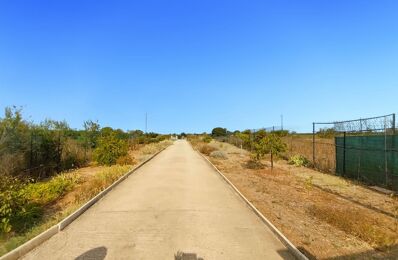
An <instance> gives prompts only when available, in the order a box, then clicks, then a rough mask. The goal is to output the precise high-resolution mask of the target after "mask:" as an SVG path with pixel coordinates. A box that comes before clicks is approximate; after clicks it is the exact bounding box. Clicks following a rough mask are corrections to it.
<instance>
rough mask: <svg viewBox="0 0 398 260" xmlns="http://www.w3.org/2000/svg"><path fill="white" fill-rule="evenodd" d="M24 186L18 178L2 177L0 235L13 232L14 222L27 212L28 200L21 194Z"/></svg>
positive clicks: (0, 183)
mask: <svg viewBox="0 0 398 260" xmlns="http://www.w3.org/2000/svg"><path fill="white" fill-rule="evenodd" d="M23 186H24V184H23V183H22V182H21V181H19V180H18V179H16V178H11V177H8V176H1V175H0V234H6V233H9V232H10V231H11V230H12V220H13V218H14V217H15V216H16V215H18V213H19V212H23V211H25V208H24V206H25V204H26V199H25V197H24V196H23V193H22V192H21V190H22V188H23Z"/></svg>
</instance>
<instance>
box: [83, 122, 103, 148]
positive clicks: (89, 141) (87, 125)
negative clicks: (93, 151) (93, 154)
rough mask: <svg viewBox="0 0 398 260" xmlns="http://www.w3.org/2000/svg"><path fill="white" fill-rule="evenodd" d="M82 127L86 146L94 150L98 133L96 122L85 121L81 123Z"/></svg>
mask: <svg viewBox="0 0 398 260" xmlns="http://www.w3.org/2000/svg"><path fill="white" fill-rule="evenodd" d="M83 126H84V138H85V142H86V145H87V146H88V147H89V148H95V147H96V145H97V139H98V136H99V132H100V128H101V127H100V125H99V124H98V121H95V122H94V121H92V120H87V121H84V123H83Z"/></svg>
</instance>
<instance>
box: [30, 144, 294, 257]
mask: <svg viewBox="0 0 398 260" xmlns="http://www.w3.org/2000/svg"><path fill="white" fill-rule="evenodd" d="M177 252H184V253H185V254H184V259H187V260H188V259H189V260H191V259H200V258H202V259H204V260H210V259H215V260H219V259H239V260H241V259H250V260H253V259H293V258H292V256H291V255H290V253H289V252H288V250H287V249H286V248H285V247H284V246H283V244H282V243H281V242H280V241H279V240H278V239H277V238H276V237H275V236H274V235H273V233H272V232H271V231H270V230H269V229H268V228H267V227H266V226H265V224H263V223H262V222H261V220H260V219H259V218H258V217H257V216H256V215H255V214H254V213H253V212H252V210H250V209H249V207H248V206H246V204H245V203H244V202H243V200H242V199H241V198H240V197H238V195H237V194H236V193H235V192H234V191H233V190H232V189H231V188H230V187H229V186H228V184H226V182H225V181H223V180H222V179H221V177H220V176H219V175H218V173H217V172H216V171H215V170H214V169H213V168H212V167H211V166H210V165H209V164H208V163H207V162H206V161H205V160H204V159H203V158H202V157H201V156H200V155H199V154H197V153H196V152H195V151H194V150H193V149H192V148H191V146H190V145H189V143H188V142H186V141H176V142H175V144H173V145H172V146H171V147H169V148H167V149H166V150H165V151H163V152H162V153H160V154H159V155H158V156H156V157H155V158H154V159H153V160H152V161H150V162H149V163H147V164H146V165H144V166H143V167H142V168H140V169H138V170H137V172H135V173H133V174H132V175H130V176H129V177H128V178H127V179H126V180H125V181H123V182H122V183H121V184H120V185H118V186H117V187H116V188H115V189H113V190H112V191H111V192H110V193H108V194H107V195H106V196H105V197H104V198H103V199H101V200H100V201H99V202H97V204H95V205H94V206H92V207H91V208H90V209H89V210H88V211H86V212H85V213H84V214H83V215H82V216H80V217H79V218H78V219H77V220H75V221H74V222H73V223H72V224H71V225H69V226H68V227H67V228H66V229H65V230H63V231H62V232H60V233H58V234H56V235H55V236H53V237H52V238H51V239H49V240H48V241H46V242H44V243H43V244H42V245H41V246H39V247H38V248H36V249H34V250H33V251H31V252H30V253H29V254H28V255H26V256H25V257H24V259H156V260H163V259H174V258H175V255H176V254H177ZM188 253H191V255H189V254H188ZM195 255H196V257H195ZM180 259H182V258H180Z"/></svg>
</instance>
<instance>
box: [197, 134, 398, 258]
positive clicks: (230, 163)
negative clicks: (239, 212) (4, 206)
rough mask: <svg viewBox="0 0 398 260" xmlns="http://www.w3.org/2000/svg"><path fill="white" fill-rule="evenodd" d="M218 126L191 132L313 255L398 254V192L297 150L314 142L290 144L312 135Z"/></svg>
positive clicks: (202, 148)
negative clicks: (319, 165) (320, 165)
mask: <svg viewBox="0 0 398 260" xmlns="http://www.w3.org/2000/svg"><path fill="white" fill-rule="evenodd" d="M218 129H220V128H218ZM221 129H223V128H221ZM212 133H216V135H214V134H212V135H190V136H189V140H190V142H191V143H192V145H193V147H194V148H196V149H197V150H198V151H199V152H201V153H203V154H204V155H206V156H207V157H208V158H209V159H210V160H211V161H212V163H213V164H215V165H216V166H217V167H218V168H219V169H220V170H221V171H222V172H223V173H224V174H225V175H226V176H227V177H228V178H229V179H230V180H231V181H232V182H233V183H234V185H236V186H237V187H238V188H239V190H240V191H241V192H242V193H243V194H244V195H245V196H246V197H247V198H248V199H249V200H250V201H251V202H252V203H253V204H254V205H255V206H256V207H257V208H258V209H259V210H260V211H261V212H262V213H263V214H264V215H265V216H266V217H267V218H268V219H269V220H270V221H271V222H272V223H273V224H274V225H275V226H276V227H277V228H279V229H280V230H281V231H282V232H283V233H284V234H285V235H286V236H287V237H288V238H289V239H290V240H291V241H292V242H293V243H294V244H295V245H296V246H297V247H298V248H299V250H301V251H302V252H303V253H304V254H306V255H307V256H308V257H309V258H310V259H353V258H356V259H357V258H360V259H373V258H383V259H396V258H397V256H398V198H397V197H396V196H393V195H392V196H389V195H385V194H381V193H378V192H375V191H373V190H370V189H368V188H367V187H366V186H363V185H361V184H360V183H357V182H355V181H350V180H347V179H344V178H341V177H339V176H334V175H329V174H324V173H321V172H319V171H316V170H314V169H311V168H310V167H311V166H312V165H311V162H310V161H309V160H308V158H310V157H307V156H305V155H303V153H299V152H298V153H294V152H293V151H297V150H298V149H304V150H305V149H307V148H308V146H306V145H304V147H302V148H298V147H294V148H292V146H291V144H292V143H290V144H289V141H292V140H294V141H295V140H299V141H297V142H296V144H297V146H299V145H298V144H299V143H302V142H304V144H306V142H307V141H306V140H307V139H309V140H310V138H311V137H310V136H306V135H298V134H295V133H288V132H287V131H275V132H272V133H269V132H265V131H257V132H256V133H252V132H251V131H250V130H246V131H242V132H240V131H235V132H230V131H228V130H226V129H223V130H222V131H221V130H216V131H213V132H212ZM222 133H224V134H222ZM330 135H331V130H324V132H322V133H320V136H317V138H323V141H324V142H325V143H327V142H329V140H330ZM208 136H211V138H212V139H211V141H210V142H207V140H206V141H205V139H208ZM296 148H297V149H296ZM271 153H272V156H271ZM214 154H222V156H212V155H214ZM324 156H325V155H324ZM326 156H327V154H326ZM331 160H333V159H331ZM272 161H273V162H272ZM325 163H329V162H325ZM306 166H307V167H306Z"/></svg>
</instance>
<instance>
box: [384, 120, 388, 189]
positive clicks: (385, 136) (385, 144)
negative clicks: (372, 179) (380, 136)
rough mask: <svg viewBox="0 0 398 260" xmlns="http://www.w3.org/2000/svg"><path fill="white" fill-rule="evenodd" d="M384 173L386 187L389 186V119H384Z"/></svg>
mask: <svg viewBox="0 0 398 260" xmlns="http://www.w3.org/2000/svg"><path fill="white" fill-rule="evenodd" d="M384 173H385V178H386V186H388V163H387V119H386V118H384Z"/></svg>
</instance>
